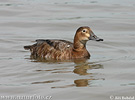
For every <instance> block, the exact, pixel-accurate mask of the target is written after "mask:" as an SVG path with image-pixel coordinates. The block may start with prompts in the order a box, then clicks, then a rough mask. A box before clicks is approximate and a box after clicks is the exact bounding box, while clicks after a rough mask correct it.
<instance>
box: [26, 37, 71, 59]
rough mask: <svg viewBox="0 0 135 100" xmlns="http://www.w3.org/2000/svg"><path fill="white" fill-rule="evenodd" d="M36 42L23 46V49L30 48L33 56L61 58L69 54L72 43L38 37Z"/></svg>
mask: <svg viewBox="0 0 135 100" xmlns="http://www.w3.org/2000/svg"><path fill="white" fill-rule="evenodd" d="M36 42H37V43H36V44H34V45H31V46H24V48H25V49H30V51H31V55H33V56H35V57H37V56H38V57H42V58H47V59H48V58H49V59H50V58H54V59H61V58H64V57H68V58H69V57H70V56H71V51H72V49H73V43H71V42H69V41H66V40H51V39H47V40H44V39H38V40H36Z"/></svg>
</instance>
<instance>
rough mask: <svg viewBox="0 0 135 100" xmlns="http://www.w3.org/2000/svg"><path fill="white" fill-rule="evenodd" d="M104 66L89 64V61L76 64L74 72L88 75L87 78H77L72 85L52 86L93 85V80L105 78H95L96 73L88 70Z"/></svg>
mask: <svg viewBox="0 0 135 100" xmlns="http://www.w3.org/2000/svg"><path fill="white" fill-rule="evenodd" d="M102 68H103V66H102V65H101V64H88V63H83V64H80V63H79V65H77V66H75V69H74V70H73V72H74V73H75V74H78V75H81V76H86V77H87V76H88V77H89V78H88V77H87V78H85V79H82V78H81V79H75V80H74V84H70V85H65V86H57V87H52V88H67V87H73V86H76V87H86V86H91V85H92V81H93V80H104V78H94V73H88V72H87V71H88V70H92V69H102Z"/></svg>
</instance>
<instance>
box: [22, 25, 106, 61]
mask: <svg viewBox="0 0 135 100" xmlns="http://www.w3.org/2000/svg"><path fill="white" fill-rule="evenodd" d="M88 40H95V41H103V39H100V38H98V37H97V36H96V35H95V34H94V33H93V32H92V30H91V29H90V28H89V27H87V26H85V27H80V28H78V29H77V31H76V34H75V36H74V42H73V43H71V42H69V41H66V40H57V39H46V40H44V39H38V40H36V42H37V43H36V44H33V45H29V46H24V49H26V50H30V51H31V56H33V57H34V58H37V57H39V58H43V59H46V60H69V59H80V58H86V59H88V58H90V54H89V52H88V51H87V49H86V42H87V41H88Z"/></svg>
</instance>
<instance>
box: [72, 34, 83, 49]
mask: <svg viewBox="0 0 135 100" xmlns="http://www.w3.org/2000/svg"><path fill="white" fill-rule="evenodd" d="M84 49H85V50H86V41H80V40H79V39H78V37H77V36H75V38H74V50H75V51H83V50H84Z"/></svg>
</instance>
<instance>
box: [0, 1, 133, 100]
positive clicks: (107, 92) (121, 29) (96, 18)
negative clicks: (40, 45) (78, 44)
mask: <svg viewBox="0 0 135 100" xmlns="http://www.w3.org/2000/svg"><path fill="white" fill-rule="evenodd" d="M80 26H89V27H91V29H92V30H93V32H94V33H95V34H96V35H97V36H99V37H101V38H103V39H104V41H103V42H96V41H89V42H88V43H87V49H88V51H89V52H90V53H91V58H90V59H89V60H87V61H85V62H82V61H80V62H39V61H33V60H31V59H30V52H29V51H25V50H24V49H23V46H24V45H29V44H34V43H35V42H34V41H35V40H36V39H46V38H47V39H48V38H50V39H65V40H69V41H73V37H74V34H75V31H76V29H77V28H78V27H80ZM34 94H36V95H41V96H52V99H53V100H110V96H112V95H113V96H135V1H134V0H68V1H66V0H0V95H1V96H3V95H4V96H10V95H12V96H13V95H14V96H24V95H25V96H26V95H28V96H32V95H34Z"/></svg>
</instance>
